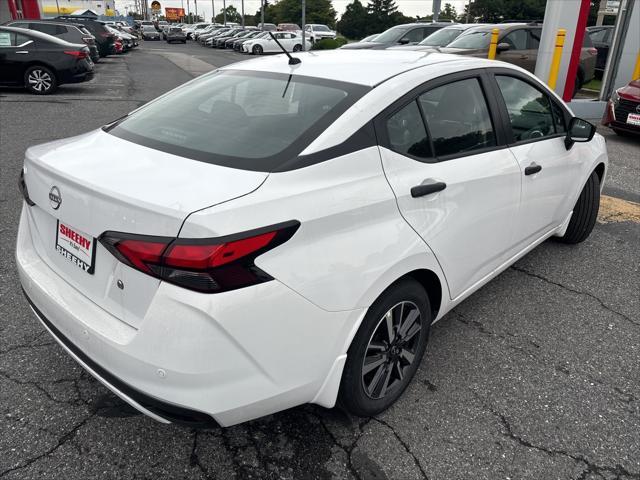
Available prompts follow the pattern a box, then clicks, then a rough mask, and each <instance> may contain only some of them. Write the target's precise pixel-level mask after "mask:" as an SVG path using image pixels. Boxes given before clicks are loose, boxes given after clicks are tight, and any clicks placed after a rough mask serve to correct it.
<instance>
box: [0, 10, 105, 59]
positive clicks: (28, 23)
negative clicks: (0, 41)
mask: <svg viewBox="0 0 640 480" xmlns="http://www.w3.org/2000/svg"><path fill="white" fill-rule="evenodd" d="M5 25H6V26H8V27H15V28H26V29H30V30H36V31H38V32H42V33H46V34H47V35H53V36H54V37H58V38H60V39H62V40H64V41H66V42H69V43H79V44H82V43H84V44H85V45H87V47H88V48H89V54H90V56H91V60H92V61H93V62H94V63H96V62H98V61H99V60H100V53H99V52H98V47H97V45H96V39H95V37H94V36H93V35H91V33H90V32H89V30H87V29H86V28H85V27H84V25H82V24H79V23H77V24H71V23H68V22H53V21H49V20H14V21H11V22H7V23H5Z"/></svg>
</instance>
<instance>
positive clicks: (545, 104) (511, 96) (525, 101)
mask: <svg viewBox="0 0 640 480" xmlns="http://www.w3.org/2000/svg"><path fill="white" fill-rule="evenodd" d="M502 72H504V73H496V75H495V80H496V84H497V90H498V94H497V95H496V96H497V97H498V100H499V101H500V103H501V104H502V105H503V108H504V109H505V111H506V115H505V116H506V117H507V118H508V123H509V125H510V127H511V132H507V134H510V136H511V138H508V141H509V143H510V145H511V147H510V149H511V152H512V153H513V155H514V156H515V158H516V160H517V162H518V164H519V166H520V170H521V171H522V174H523V176H522V197H521V202H520V214H519V215H518V222H517V235H518V237H519V238H518V240H519V243H520V245H521V246H522V247H523V248H524V247H525V246H526V245H527V244H530V243H532V242H534V241H536V240H537V239H539V238H540V237H541V236H543V235H544V234H546V233H548V232H549V231H550V230H551V229H553V228H555V227H557V226H558V225H560V224H561V223H562V222H563V221H564V220H565V218H566V216H567V214H568V213H569V211H571V208H572V205H568V204H567V202H568V201H570V199H571V198H572V197H573V195H572V192H568V191H567V185H574V184H575V183H576V182H575V178H579V177H580V175H581V173H580V172H581V168H580V167H581V161H580V158H579V155H578V153H577V150H578V149H573V150H571V151H569V152H567V149H566V147H565V144H564V137H565V131H566V127H565V121H566V118H565V113H564V110H563V109H562V107H561V106H560V105H559V104H558V103H557V102H556V100H555V99H554V98H553V97H551V95H549V94H548V92H545V91H544V89H543V87H541V86H539V85H535V84H534V83H533V81H532V80H531V79H528V77H526V76H524V75H522V76H518V74H517V73H516V72H512V71H504V70H503V71H502Z"/></svg>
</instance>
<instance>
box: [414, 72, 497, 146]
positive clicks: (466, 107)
mask: <svg viewBox="0 0 640 480" xmlns="http://www.w3.org/2000/svg"><path fill="white" fill-rule="evenodd" d="M418 101H419V103H420V106H421V107H422V111H423V112H424V116H425V120H426V122H427V127H428V130H429V134H430V135H431V139H432V141H433V148H434V150H435V154H436V156H438V157H443V156H447V155H455V154H465V153H468V152H471V151H473V150H479V149H483V148H488V147H493V146H495V145H496V137H495V134H494V130H493V126H492V123H491V116H490V115H489V108H488V107H487V102H486V100H485V98H484V94H483V92H482V88H481V87H480V83H479V81H478V79H477V78H469V79H465V80H459V81H457V82H453V83H449V84H447V85H443V86H441V87H437V88H434V89H433V90H430V91H428V92H426V93H424V94H422V95H420V97H419V98H418Z"/></svg>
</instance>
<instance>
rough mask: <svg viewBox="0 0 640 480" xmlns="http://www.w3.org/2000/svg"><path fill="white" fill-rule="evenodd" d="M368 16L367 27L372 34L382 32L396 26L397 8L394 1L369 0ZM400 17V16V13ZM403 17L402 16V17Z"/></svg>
mask: <svg viewBox="0 0 640 480" xmlns="http://www.w3.org/2000/svg"><path fill="white" fill-rule="evenodd" d="M367 13H368V14H369V26H370V30H371V31H373V32H384V31H385V30H386V29H388V28H390V27H392V26H394V25H397V24H398V21H397V18H398V15H397V14H398V13H400V12H398V7H397V6H396V2H395V1H394V0H369V4H368V5H367ZM400 15H402V14H401V13H400ZM402 17H404V15H402Z"/></svg>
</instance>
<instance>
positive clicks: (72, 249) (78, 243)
mask: <svg viewBox="0 0 640 480" xmlns="http://www.w3.org/2000/svg"><path fill="white" fill-rule="evenodd" d="M56 250H57V251H58V253H59V254H60V255H62V256H63V257H65V258H66V259H67V260H69V261H70V262H71V263H73V264H75V265H76V266H77V267H78V268H80V269H82V270H84V271H85V272H87V273H89V274H93V266H94V263H95V260H96V254H95V252H96V248H95V238H93V237H91V236H90V235H87V234H86V233H84V232H81V231H80V230H78V229H77V228H73V227H70V226H69V225H66V224H64V223H62V222H61V221H60V220H58V226H57V228H56Z"/></svg>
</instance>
